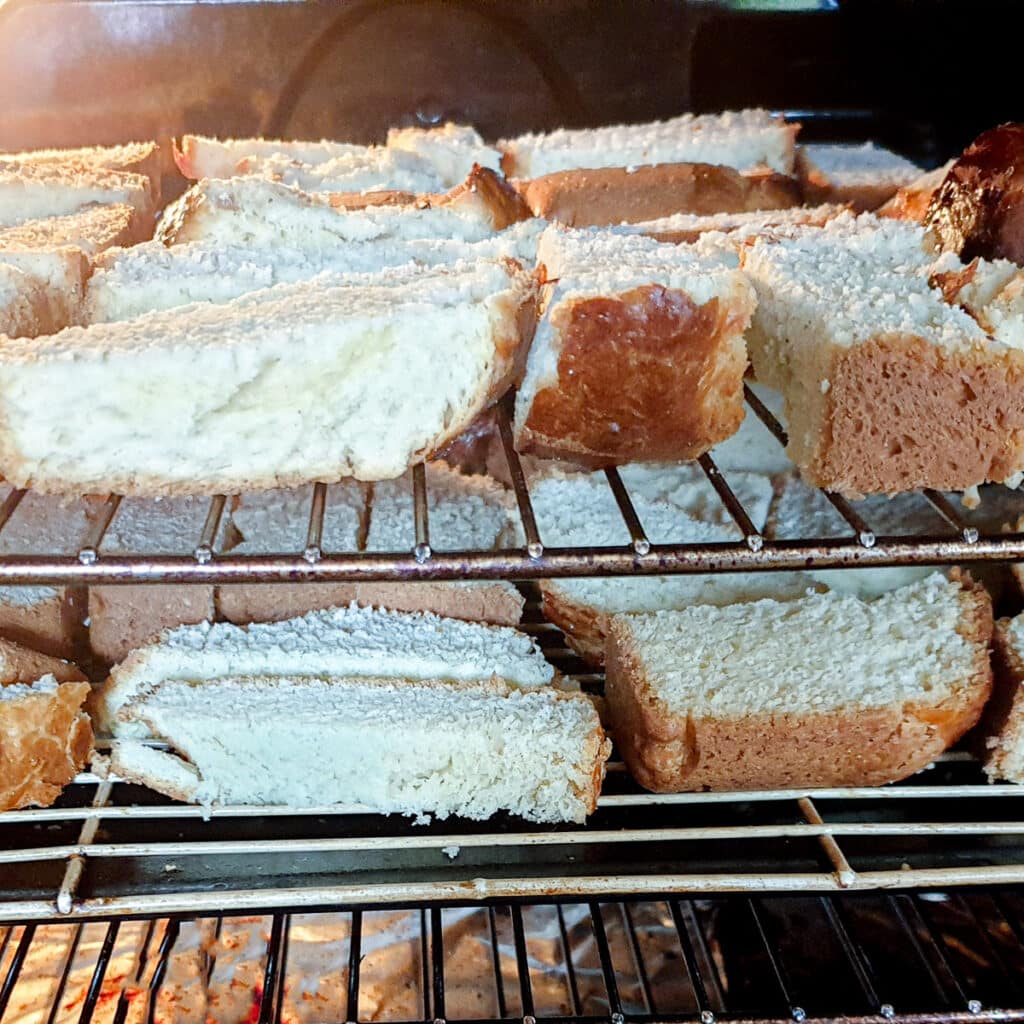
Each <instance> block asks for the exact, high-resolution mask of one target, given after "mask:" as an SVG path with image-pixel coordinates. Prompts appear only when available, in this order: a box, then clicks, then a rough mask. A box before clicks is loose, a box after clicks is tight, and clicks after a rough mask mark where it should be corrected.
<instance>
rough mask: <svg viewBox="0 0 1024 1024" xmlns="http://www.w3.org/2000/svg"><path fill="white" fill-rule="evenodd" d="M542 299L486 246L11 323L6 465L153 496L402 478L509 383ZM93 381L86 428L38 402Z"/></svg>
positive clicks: (6, 470) (2, 375)
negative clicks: (99, 314)
mask: <svg viewBox="0 0 1024 1024" xmlns="http://www.w3.org/2000/svg"><path fill="white" fill-rule="evenodd" d="M532 303H533V279H532V277H530V276H529V275H527V274H525V273H523V272H522V271H520V270H519V269H518V266H517V265H514V264H512V263H510V262H508V261H493V262H489V261H483V260H481V261H479V262H477V263H476V264H475V265H473V266H466V265H461V264H460V265H456V266H453V267H445V268H439V269H437V270H435V271H423V272H419V273H415V274H409V275H405V276H404V277H403V276H398V277H396V278H395V279H394V280H393V281H392V282H390V283H389V281H388V280H387V279H386V278H385V276H384V275H381V276H380V277H379V278H375V281H374V283H373V284H355V283H353V282H352V281H346V279H345V278H343V277H335V278H332V279H324V278H320V279H317V280H315V281H312V282H306V283H301V284H297V285H279V286H278V287H276V288H269V289H265V290H263V291H260V292H254V293H252V294H251V295H248V296H243V297H242V298H239V299H235V300H234V301H233V302H231V303H228V304H226V305H223V306H208V305H194V306H190V307H187V308H186V309H184V310H168V311H161V312H157V313H152V314H148V315H146V316H144V317H139V318H138V319H136V320H132V321H126V322H122V323H115V324H95V325H92V326H90V327H86V328H71V329H69V330H67V331H63V332H61V333H60V334H56V335H53V336H51V337H49V338H46V339H45V340H44V341H35V342H32V343H26V342H24V341H19V340H9V339H7V340H2V339H0V367H2V369H0V420H2V422H3V427H2V430H0V469H2V472H3V474H4V476H5V477H6V478H7V479H8V480H10V481H12V482H15V483H16V484H17V485H18V486H33V487H35V488H37V489H39V490H41V491H51V492H52V491H63V492H76V493H81V492H90V491H91V492H99V493H106V492H109V491H114V492H120V493H124V494H130V495H138V496H156V497H159V496H162V495H169V494H210V493H236V492H239V491H246V490H260V489H264V488H271V487H275V486H296V485H299V484H302V483H307V482H310V481H316V480H325V481H333V480H338V479H340V478H341V477H344V476H355V477H357V478H359V479H364V480H373V479H387V478H389V477H395V476H398V475H400V474H401V473H402V472H403V471H404V470H405V469H406V468H407V467H408V466H409V465H411V464H412V463H413V462H415V461H417V460H418V459H421V458H423V457H424V456H425V455H427V454H429V453H430V452H431V451H433V450H434V449H436V448H439V447H440V446H442V445H443V444H445V443H446V442H447V441H448V440H449V439H450V438H452V437H456V436H457V435H458V434H459V433H460V432H461V431H462V430H464V429H465V427H466V426H468V424H469V423H471V422H472V421H473V419H474V418H475V417H476V416H477V415H478V414H479V413H480V411H481V410H482V409H484V408H486V407H487V406H488V405H489V404H490V403H491V402H492V401H493V400H494V399H495V398H496V397H497V396H499V395H500V394H502V393H503V392H504V390H505V389H506V387H507V386H508V383H509V379H510V377H511V375H512V374H513V372H514V371H515V368H516V361H517V358H518V351H519V347H520V345H521V343H522V342H523V340H524V332H526V333H528V331H529V328H530V326H532V325H531V324H530V322H529V319H528V317H527V316H526V315H525V314H526V313H528V311H530V310H532ZM197 381H202V387H197V386H196V382H197ZM85 392H88V393H90V394H102V395H103V396H104V401H103V402H102V403H101V404H99V405H96V406H94V407H93V409H92V410H91V413H90V429H89V430H88V431H84V432H83V431H69V430H68V421H67V415H66V410H65V409H64V408H63V407H62V406H61V405H60V404H59V403H56V404H54V403H51V404H50V405H48V406H47V405H40V404H39V402H38V396H39V395H41V394H50V395H61V394H72V393H85ZM144 396H159V401H149V400H146V398H145V397H144Z"/></svg>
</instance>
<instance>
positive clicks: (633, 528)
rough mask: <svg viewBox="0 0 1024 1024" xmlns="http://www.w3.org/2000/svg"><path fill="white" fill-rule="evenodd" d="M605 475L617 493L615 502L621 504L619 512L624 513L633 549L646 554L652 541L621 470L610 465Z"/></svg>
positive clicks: (614, 493)
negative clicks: (637, 511) (631, 497)
mask: <svg viewBox="0 0 1024 1024" xmlns="http://www.w3.org/2000/svg"><path fill="white" fill-rule="evenodd" d="M604 475H605V477H606V478H607V480H608V486H609V487H611V489H612V494H613V495H615V503H616V504H617V505H618V506H619V512H620V513H622V520H623V522H624V523H625V524H626V529H627V530H629V537H630V540H631V541H632V544H633V550H634V551H635V552H636V553H637V554H638V555H646V554H647V553H648V552H649V551H650V550H651V542H650V541H649V540H648V539H647V534H646V533H644V528H643V525H642V524H641V522H640V517H639V516H638V515H637V514H636V509H635V508H634V507H633V502H632V500H631V499H630V497H629V492H628V491H627V490H626V486H625V484H623V482H622V477H621V476H619V471H618V470H617V469H615V468H614V467H609V468H608V469H606V470H605V471H604Z"/></svg>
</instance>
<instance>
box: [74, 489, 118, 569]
mask: <svg viewBox="0 0 1024 1024" xmlns="http://www.w3.org/2000/svg"><path fill="white" fill-rule="evenodd" d="M120 507H121V496H120V495H119V494H111V495H108V497H107V500H106V501H105V502H104V503H103V508H102V509H101V510H100V513H99V515H98V516H97V518H96V520H95V522H93V524H92V526H91V527H90V528H89V530H88V532H87V533H86V536H85V540H84V541H83V542H82V547H81V550H80V551H79V552H78V561H79V563H80V564H81V565H83V566H91V565H95V563H96V559H97V558H98V557H99V550H100V545H101V544H102V543H103V538H104V536H105V535H106V532H107V530H108V529H109V527H110V524H111V523H112V522H113V521H114V516H116V515H117V510H118V509H119V508H120ZM68 582H80V581H75V580H69V581H68Z"/></svg>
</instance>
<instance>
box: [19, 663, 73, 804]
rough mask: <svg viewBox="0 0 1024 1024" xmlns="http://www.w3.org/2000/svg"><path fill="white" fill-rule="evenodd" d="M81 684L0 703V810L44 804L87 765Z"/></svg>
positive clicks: (64, 685) (64, 686)
mask: <svg viewBox="0 0 1024 1024" xmlns="http://www.w3.org/2000/svg"><path fill="white" fill-rule="evenodd" d="M88 693H89V684H88V683H85V682H66V683H60V684H59V686H58V687H57V689H56V690H55V691H54V692H53V693H43V692H35V693H29V694H27V695H25V696H22V697H19V698H17V699H14V700H6V701H3V702H0V810H10V809H13V808H18V807H28V806H30V805H36V806H39V807H48V806H49V805H50V804H52V803H53V801H54V800H56V799H57V797H58V796H59V795H60V792H61V789H63V787H64V786H66V785H67V784H68V783H69V782H71V780H72V779H73V778H74V777H75V775H76V773H77V772H79V771H81V770H82V768H84V767H85V764H86V762H87V761H88V759H89V755H90V753H91V752H92V726H91V725H90V724H89V719H88V718H87V717H86V716H85V714H84V713H83V712H82V711H81V707H82V704H83V703H84V702H85V698H86V696H87V695H88Z"/></svg>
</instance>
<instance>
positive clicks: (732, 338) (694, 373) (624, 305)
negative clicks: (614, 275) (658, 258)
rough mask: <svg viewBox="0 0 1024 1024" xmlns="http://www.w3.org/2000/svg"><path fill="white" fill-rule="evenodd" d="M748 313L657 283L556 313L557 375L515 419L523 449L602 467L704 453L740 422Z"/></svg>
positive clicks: (745, 308)
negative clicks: (701, 300)
mask: <svg viewBox="0 0 1024 1024" xmlns="http://www.w3.org/2000/svg"><path fill="white" fill-rule="evenodd" d="M750 313H751V309H750V307H749V305H748V304H746V303H744V304H742V306H741V305H739V304H737V305H735V306H734V305H732V304H730V303H729V302H726V301H721V300H719V299H717V298H715V299H711V300H710V301H708V302H706V303H704V304H703V305H697V304H696V303H694V302H693V300H692V299H690V297H689V296H688V295H687V294H686V293H685V292H684V291H681V290H678V289H672V288H663V287H661V286H659V285H647V286H643V287H640V288H634V289H632V290H630V291H627V292H623V293H622V294H620V295H616V296H609V297H602V298H592V299H577V300H574V301H569V302H566V303H564V304H562V305H561V306H559V307H558V308H556V309H554V310H550V311H549V313H548V315H549V316H550V317H551V323H552V328H553V330H554V331H556V332H557V333H559V334H560V335H561V345H560V353H559V358H558V378H557V380H556V381H555V382H554V383H553V384H550V385H548V386H546V387H542V388H540V389H539V390H538V391H537V393H536V394H535V395H534V396H533V401H532V402H531V403H530V405H529V408H528V411H527V413H526V416H525V418H524V419H523V420H522V421H521V422H517V423H516V447H517V449H518V450H520V451H524V452H529V453H532V454H535V455H543V456H547V457H552V458H565V459H569V460H572V461H575V462H578V463H581V464H584V465H590V466H595V467H599V466H609V465H616V464H618V463H624V462H634V461H652V460H653V461H660V460H665V461H674V460H682V459H692V458H696V457H697V456H699V455H701V454H703V453H704V452H706V451H707V450H708V449H709V448H711V447H712V446H713V445H715V444H718V443H719V442H720V441H724V440H725V439H726V438H727V437H730V436H731V435H732V434H734V433H735V432H736V431H737V430H738V429H739V426H740V423H741V422H742V421H743V374H744V371H745V370H746V365H747V355H746V348H745V346H744V344H743V340H742V332H743V330H744V329H745V328H746V326H747V324H748V322H749V319H750ZM625 382H628V387H627V386H625Z"/></svg>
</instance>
